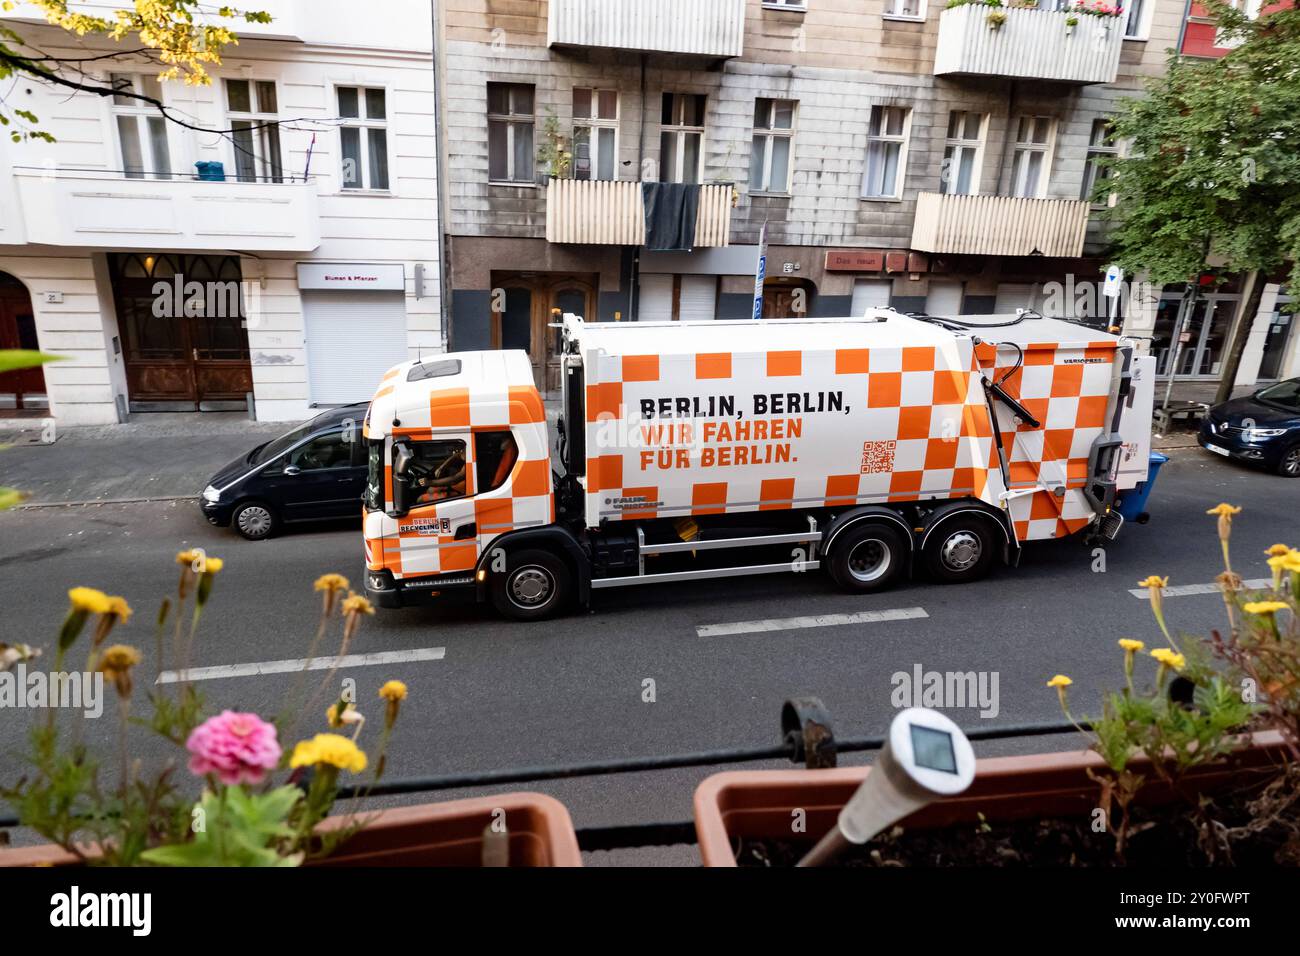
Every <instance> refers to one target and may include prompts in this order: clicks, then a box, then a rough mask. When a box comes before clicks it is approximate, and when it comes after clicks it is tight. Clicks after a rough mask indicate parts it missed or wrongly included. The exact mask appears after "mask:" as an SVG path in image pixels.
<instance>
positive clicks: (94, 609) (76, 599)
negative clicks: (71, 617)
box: [68, 588, 112, 614]
mask: <svg viewBox="0 0 1300 956" xmlns="http://www.w3.org/2000/svg"><path fill="white" fill-rule="evenodd" d="M68 600H69V601H71V602H72V609H73V610H74V611H85V612H87V613H88V614H107V613H108V612H109V610H110V609H111V607H112V605H111V604H110V603H109V597H108V595H107V594H105V593H104V592H103V591H97V590H95V589H94V588H73V589H72V590H70V591H69V592H68Z"/></svg>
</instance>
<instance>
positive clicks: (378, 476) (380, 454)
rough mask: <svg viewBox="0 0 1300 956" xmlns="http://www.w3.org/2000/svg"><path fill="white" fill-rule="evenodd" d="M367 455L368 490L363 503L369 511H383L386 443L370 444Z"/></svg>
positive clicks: (368, 444) (375, 442) (374, 442)
mask: <svg viewBox="0 0 1300 956" xmlns="http://www.w3.org/2000/svg"><path fill="white" fill-rule="evenodd" d="M366 453H367V454H366V490H365V494H364V496H363V498H362V502H363V504H365V506H366V510H367V511H382V510H383V508H384V443H383V442H381V441H372V442H368V443H367V448H366Z"/></svg>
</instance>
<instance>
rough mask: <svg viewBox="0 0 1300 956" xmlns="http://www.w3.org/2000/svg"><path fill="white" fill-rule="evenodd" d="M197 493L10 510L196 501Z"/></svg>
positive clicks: (37, 504) (34, 505)
mask: <svg viewBox="0 0 1300 956" xmlns="http://www.w3.org/2000/svg"><path fill="white" fill-rule="evenodd" d="M198 500H199V496H198V495H162V496H160V497H157V498H101V499H99V500H96V501H34V502H32V503H31V504H25V505H15V506H14V507H13V508H11V509H10V510H11V511H30V510H33V509H35V508H85V507H88V506H90V505H142V504H150V503H154V502H163V501H198Z"/></svg>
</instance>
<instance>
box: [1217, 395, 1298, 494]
mask: <svg viewBox="0 0 1300 956" xmlns="http://www.w3.org/2000/svg"><path fill="white" fill-rule="evenodd" d="M1200 443H1201V447H1202V448H1204V449H1205V450H1206V451H1212V452H1214V453H1215V454H1216V455H1222V456H1223V457H1225V458H1236V459H1238V460H1240V461H1248V462H1253V463H1255V464H1258V465H1263V466H1264V467H1265V468H1269V469H1271V470H1273V471H1276V472H1277V473H1278V474H1281V475H1286V476H1287V477H1288V478H1300V378H1292V379H1287V380H1286V381H1285V382H1278V383H1277V384H1276V385H1270V386H1268V387H1267V388H1262V389H1260V390H1259V391H1258V392H1256V393H1255V394H1254V395H1251V396H1250V397H1248V398H1234V399H1233V400H1232V401H1230V402H1224V403H1223V404H1222V405H1215V406H1214V407H1213V408H1211V409H1210V413H1209V414H1208V415H1206V416H1205V421H1203V422H1202V423H1201V434H1200Z"/></svg>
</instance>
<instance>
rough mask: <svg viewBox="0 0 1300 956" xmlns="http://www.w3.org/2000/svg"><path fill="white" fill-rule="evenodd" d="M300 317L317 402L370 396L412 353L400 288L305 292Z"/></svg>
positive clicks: (333, 402) (340, 402)
mask: <svg viewBox="0 0 1300 956" xmlns="http://www.w3.org/2000/svg"><path fill="white" fill-rule="evenodd" d="M302 318H303V326H304V337H305V339H306V342H307V383H308V387H309V391H310V395H311V402H312V404H314V405H346V404H348V403H350V402H363V401H367V400H368V399H369V398H370V397H371V396H372V395H374V394H375V389H376V388H378V387H379V380H380V379H381V378H382V377H383V374H384V373H385V372H387V371H388V370H389V369H390V368H392V367H393V366H394V365H398V364H400V363H402V362H405V361H406V360H407V358H408V357H409V356H408V354H407V348H406V297H405V295H404V294H403V293H401V292H304V293H302Z"/></svg>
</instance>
